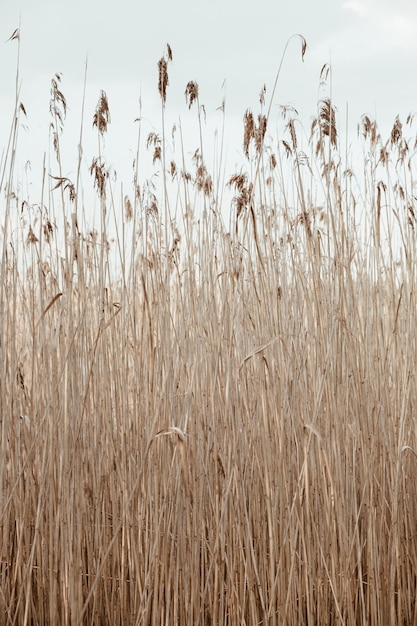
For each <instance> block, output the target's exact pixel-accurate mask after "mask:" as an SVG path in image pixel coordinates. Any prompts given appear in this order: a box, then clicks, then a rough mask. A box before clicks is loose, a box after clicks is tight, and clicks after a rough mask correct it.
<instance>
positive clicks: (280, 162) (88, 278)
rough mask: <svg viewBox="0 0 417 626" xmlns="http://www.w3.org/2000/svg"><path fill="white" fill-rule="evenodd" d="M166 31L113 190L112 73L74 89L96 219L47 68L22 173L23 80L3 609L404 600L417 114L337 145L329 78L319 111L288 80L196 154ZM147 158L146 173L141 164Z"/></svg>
mask: <svg viewBox="0 0 417 626" xmlns="http://www.w3.org/2000/svg"><path fill="white" fill-rule="evenodd" d="M15 38H18V34H17V35H16V37H15ZM15 43H16V44H17V45H19V44H20V40H18V41H16V42H15ZM299 43H301V56H303V55H304V53H305V45H306V44H305V40H304V39H303V38H302V37H300V38H299ZM174 52H175V51H174ZM172 56H173V55H172V51H171V49H170V47H169V46H167V48H166V50H165V52H164V54H163V56H162V57H161V59H160V60H159V62H158V67H156V66H155V89H158V90H159V95H160V100H161V113H160V120H161V127H160V129H159V130H158V131H152V132H148V130H146V132H145V130H144V126H143V124H142V123H141V121H140V120H139V122H138V123H137V124H136V126H135V128H136V131H137V132H138V143H137V145H138V148H137V155H136V158H135V163H134V169H133V174H132V178H133V182H132V183H131V184H130V186H128V185H127V184H126V182H125V184H124V188H123V189H124V191H123V193H120V185H119V184H118V183H117V184H116V183H114V181H113V180H112V177H111V176H110V175H109V171H108V169H107V160H106V157H108V155H106V153H105V137H106V135H107V133H110V132H111V123H110V122H111V102H109V101H108V99H107V96H106V93H105V92H104V91H103V92H102V93H101V94H98V104H97V108H96V110H95V111H85V112H84V121H83V124H84V125H85V126H89V127H91V125H93V127H94V129H95V132H96V134H97V154H96V155H95V157H94V159H93V160H92V162H91V164H90V163H89V164H88V167H87V169H89V171H88V172H84V175H83V176H84V177H83V185H84V186H87V185H89V186H90V188H91V190H92V191H93V192H94V194H95V198H96V201H97V206H98V207H99V214H100V216H99V219H98V221H97V223H98V224H99V227H98V228H96V229H89V228H88V227H87V226H86V224H87V222H88V219H87V217H86V215H87V213H88V207H85V206H84V205H83V200H82V189H81V172H82V170H83V168H84V169H85V163H84V160H83V158H82V157H81V151H80V156H79V160H78V163H77V162H76V163H71V164H67V163H64V162H63V155H62V150H61V141H62V137H63V136H64V135H65V116H66V109H67V102H66V98H65V81H64V80H61V77H60V76H59V75H56V76H54V77H53V78H52V83H51V103H50V114H51V118H50V119H51V129H50V137H51V142H50V164H51V165H50V166H49V165H48V167H45V174H44V177H43V180H42V181H41V183H42V185H41V188H42V190H41V195H40V197H39V199H38V200H37V203H36V205H35V204H31V205H29V203H28V202H27V201H26V199H25V197H24V195H22V193H23V192H22V187H21V186H19V184H18V182H19V181H18V173H17V168H16V159H17V158H18V155H19V132H20V128H21V125H22V124H23V122H24V119H25V113H26V111H25V105H24V103H22V102H21V101H20V98H19V92H18V89H17V90H16V108H15V114H14V118H13V120H12V123H11V130H10V142H9V144H8V146H4V149H5V150H4V153H3V154H4V156H3V159H2V163H1V171H0V177H1V200H0V202H1V216H2V217H1V219H2V222H1V232H0V242H1V249H0V253H1V266H0V368H1V374H0V410H1V415H0V419H1V422H0V424H1V434H0V446H1V453H0V624H2V625H3V624H4V625H10V626H11V625H19V626H21V625H26V624H27V625H37V626H42V625H45V624H51V625H58V624H65V625H66V624H68V625H69V624H71V625H84V624H86V625H87V624H90V625H96V624H97V625H109V626H116V625H120V626H122V625H123V626H125V625H130V624H132V625H142V624H143V625H149V626H160V625H162V624H163V625H166V626H171V625H174V624H175V625H181V626H183V625H203V626H209V625H216V626H217V625H227V626H234V625H236V626H237V625H247V626H255V625H260V624H278V625H281V624H282V625H288V626H294V625H296V624H308V625H309V626H311V625H317V626H319V625H320V626H325V625H329V626H330V625H336V624H337V625H342V624H343V625H346V626H354V625H355V626H356V625H358V624H363V625H365V624H367V625H374V624H375V625H377V624H378V625H381V626H382V625H391V626H393V625H394V624H398V625H407V626H408V625H412V624H417V601H416V598H417V480H416V476H417V430H416V411H417V277H416V261H415V259H416V228H417V216H416V208H415V207H416V185H415V179H414V176H415V172H416V165H415V161H414V155H415V149H416V136H415V133H413V125H412V124H413V119H412V116H409V118H408V119H407V120H403V121H402V120H400V119H399V118H397V119H396V120H394V121H393V124H392V130H391V131H390V132H389V133H388V135H387V136H386V137H384V136H382V134H381V132H380V130H379V128H378V125H377V122H376V121H374V120H372V119H370V118H369V117H368V116H366V115H364V116H363V117H362V118H361V119H360V120H358V125H357V133H356V134H355V133H353V134H352V135H351V136H350V139H349V141H347V140H346V138H345V140H344V144H345V145H343V142H342V139H341V137H342V134H343V129H341V128H339V125H338V119H339V118H338V112H337V109H336V105H335V104H334V103H333V102H332V99H331V97H330V96H325V97H323V99H321V100H320V101H319V102H318V107H317V112H316V114H315V115H314V118H312V124H311V128H307V129H306V128H304V127H302V125H301V123H300V121H299V120H298V116H297V112H296V111H295V109H293V108H291V107H281V109H278V106H277V104H276V102H275V100H276V95H275V87H276V84H277V83H276V84H275V86H274V88H273V89H272V90H265V89H262V91H261V93H260V98H259V110H258V111H253V112H252V111H250V110H247V111H246V113H245V109H244V107H243V109H242V115H243V116H244V117H243V126H242V140H241V142H242V143H241V146H240V148H241V150H242V164H241V168H238V169H236V170H235V171H228V170H227V168H226V165H225V161H224V157H223V156H222V150H223V148H222V143H221V141H220V142H219V146H218V151H217V155H216V157H215V158H213V159H212V158H211V157H210V158H207V159H206V156H205V155H206V153H208V152H209V149H208V144H209V143H210V141H211V138H210V137H206V136H205V110H204V107H203V104H204V103H202V102H200V96H199V85H198V84H197V83H196V82H195V81H190V82H189V83H188V84H187V85H184V91H185V98H184V110H185V111H186V112H187V114H192V112H194V114H195V124H196V128H197V129H198V132H196V133H194V134H193V136H192V137H187V136H185V135H183V134H182V132H181V128H179V127H177V135H176V144H175V150H174V149H173V147H172V132H171V131H172V129H171V128H170V127H168V123H167V115H168V113H167V111H168V110H169V90H168V91H167V87H168V85H169V70H170V66H171V63H174V62H175V58H174V59H173V58H172ZM300 62H301V60H300ZM17 71H18V70H17ZM329 71H330V68H329V67H328V66H324V67H323V70H322V75H321V79H322V80H323V81H325V80H326V79H327V78H328V73H329ZM277 80H279V73H278V75H277ZM17 82H18V81H16V83H17ZM226 106H227V102H226ZM207 114H208V113H207ZM313 114H314V112H313ZM138 117H139V115H138ZM277 120H278V121H277ZM132 122H133V121H132ZM277 129H278V130H277ZM277 133H278V134H277ZM80 141H81V139H80ZM349 142H350V143H351V144H352V145H353V144H354V148H351V147H350V143H349ZM2 148H3V147H2ZM353 150H355V151H356V153H355V154H356V156H355V157H354V158H353ZM190 155H191V156H190ZM144 162H146V163H147V167H149V168H150V169H151V170H152V168H153V171H155V172H158V173H159V175H158V176H157V177H155V178H152V177H150V178H147V179H142V174H141V172H142V164H143V163H144ZM69 169H71V170H72V171H74V172H76V174H75V176H74V179H71V180H70V179H69V178H68V177H67V173H66V172H67V171H68V170H69ZM128 182H129V181H128ZM110 222H111V223H112V224H113V226H112V228H111V229H110V226H109V224H110ZM110 231H111V232H110Z"/></svg>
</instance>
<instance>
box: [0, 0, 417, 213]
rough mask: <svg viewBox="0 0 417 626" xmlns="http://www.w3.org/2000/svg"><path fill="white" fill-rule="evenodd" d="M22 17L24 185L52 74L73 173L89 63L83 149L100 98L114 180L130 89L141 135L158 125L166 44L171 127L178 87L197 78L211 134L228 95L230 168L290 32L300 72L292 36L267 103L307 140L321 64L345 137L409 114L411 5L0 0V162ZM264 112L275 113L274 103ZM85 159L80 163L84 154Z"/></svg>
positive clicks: (39, 147)
mask: <svg viewBox="0 0 417 626" xmlns="http://www.w3.org/2000/svg"><path fill="white" fill-rule="evenodd" d="M19 21H20V22H21V60H20V79H21V101H22V102H23V104H24V106H25V108H26V111H27V114H28V117H27V120H25V121H24V123H25V124H26V126H27V130H26V131H25V132H23V133H21V151H20V158H21V163H20V167H22V168H23V163H25V162H26V160H27V159H29V160H30V161H31V163H32V172H33V174H32V175H33V177H34V178H36V176H38V174H36V167H37V166H38V167H40V165H41V161H42V155H43V152H44V151H45V150H47V145H48V126H49V121H50V118H49V97H50V95H49V89H50V80H51V78H52V76H53V75H54V74H55V73H56V72H62V75H63V82H62V91H63V93H64V94H65V96H66V98H67V102H68V107H69V110H68V117H67V125H66V128H67V131H66V138H65V142H67V143H66V144H65V142H64V145H67V147H68V155H71V156H68V161H67V163H66V164H65V163H64V169H65V170H66V172H65V173H66V174H67V175H68V176H71V175H72V174H73V171H74V170H75V167H76V156H77V151H76V145H77V141H78V132H79V125H80V117H81V99H82V83H83V78H84V64H85V59H86V57H87V55H88V77H87V98H86V110H85V115H86V122H85V126H86V142H87V146H88V141H89V139H88V133H90V132H91V120H92V116H93V113H94V108H95V106H96V103H97V100H98V97H99V93H100V89H104V90H105V91H106V92H107V94H108V97H109V104H110V111H111V116H112V125H111V127H110V130H109V135H108V138H107V139H106V142H107V147H108V155H111V159H113V158H114V161H115V162H114V163H112V165H113V166H114V167H115V168H116V169H117V170H119V171H120V170H123V171H125V168H126V167H128V164H130V162H131V160H132V158H133V154H134V149H135V145H136V130H137V125H135V124H134V122H133V120H134V119H135V118H136V117H137V116H138V99H139V95H140V94H141V95H142V103H143V117H144V118H145V119H146V120H147V124H148V126H147V128H145V129H144V130H145V131H146V132H148V130H150V129H151V128H152V126H155V127H156V128H157V129H158V130H160V100H159V96H158V91H157V62H158V59H159V58H160V57H161V56H162V54H163V52H164V50H165V45H166V43H167V42H168V43H169V44H170V45H171V48H172V50H173V55H174V62H173V64H172V65H171V66H170V68H169V73H170V86H169V87H168V97H167V110H168V111H169V115H170V116H171V118H172V120H174V121H175V120H176V119H177V118H178V117H179V116H181V117H182V119H184V120H186V119H187V115H189V114H188V113H187V109H186V105H185V101H184V95H183V94H184V90H185V85H186V84H187V82H188V81H189V80H196V81H197V82H198V83H199V86H200V100H201V103H202V104H204V105H205V107H206V111H207V116H208V119H209V120H210V124H212V125H213V126H215V125H216V124H218V125H219V126H220V124H221V116H220V114H219V113H218V112H216V108H217V107H218V106H219V105H220V104H221V102H222V99H223V97H224V95H226V112H227V118H226V124H227V130H228V136H227V137H228V138H227V141H228V145H227V148H228V155H229V159H230V162H231V167H233V165H234V164H235V163H236V164H238V163H239V161H240V159H241V156H242V146H241V134H242V118H243V114H244V112H245V110H246V109H247V108H248V107H252V108H253V110H254V112H258V108H259V107H258V94H259V91H260V89H261V87H262V85H263V84H264V83H265V84H266V86H267V88H268V89H269V90H270V88H271V87H272V85H273V82H274V78H275V73H276V70H277V67H278V65H279V62H280V58H281V55H282V52H283V49H284V46H285V43H286V41H287V39H288V38H289V37H290V36H291V35H292V34H293V33H300V34H302V35H303V36H304V37H305V38H306V40H307V44H308V50H307V52H306V55H305V60H304V63H302V62H301V54H300V44H299V42H298V41H297V40H294V41H292V43H291V45H290V46H289V49H288V53H287V57H286V60H285V62H284V66H283V71H282V75H281V79H280V82H279V85H278V91H277V95H276V99H275V104H276V105H278V104H287V103H291V104H293V105H294V106H295V108H296V109H297V110H298V111H299V112H300V114H301V116H302V119H303V121H304V123H305V126H306V132H308V130H309V123H310V121H311V118H312V117H313V116H314V115H315V114H316V104H317V100H318V98H319V97H320V95H323V92H320V91H319V73H320V69H321V67H322V66H323V64H325V63H328V62H331V64H332V68H333V71H332V92H333V101H334V104H335V105H336V107H337V109H338V112H339V114H340V116H341V120H340V123H341V124H342V125H343V126H344V124H345V111H346V104H347V103H348V104H349V117H350V122H351V124H352V128H354V125H355V124H356V122H357V121H358V119H359V116H360V115H361V114H362V113H367V114H368V115H370V116H371V117H376V119H377V121H378V123H379V125H380V126H381V127H384V128H386V129H390V128H391V126H392V122H393V121H394V118H395V116H396V115H397V114H400V116H401V117H403V118H404V119H405V117H406V115H407V114H408V113H409V112H411V111H413V110H414V109H417V81H416V80H415V76H416V65H417V2H415V0H395V2H394V1H393V0H391V1H388V0H350V1H349V0H346V1H343V0H315V1H311V0H298V1H297V0H296V1H294V2H289V1H288V0H285V1H282V0H258V2H257V3H252V2H248V1H247V0H239V2H237V1H236V0H226V1H225V0H211V2H210V3H208V2H201V1H199V0H176V1H175V2H172V0H171V1H170V2H166V1H165V0H159V1H158V2H156V1H155V0H147V1H146V2H143V1H141V0H139V1H136V2H133V1H131V0H118V1H117V2H116V1H114V0H113V1H112V2H109V1H108V0H101V1H100V2H99V1H98V0H71V1H69V0H37V1H36V2H34V1H33V0H2V20H1V25H0V66H1V68H2V72H1V74H2V79H1V89H0V140H1V148H0V156H1V151H2V150H3V146H4V143H5V138H6V137H7V134H8V132H9V127H10V123H11V120H12V112H13V101H14V85H15V74H16V51H17V45H16V43H17V42H16V41H9V42H7V43H6V41H7V39H8V38H9V36H10V35H11V34H12V32H13V31H14V29H15V28H17V27H18V25H19ZM224 81H226V82H225V85H226V86H225V87H224ZM326 93H328V92H326ZM273 115H275V116H276V117H277V116H278V115H279V113H278V108H275V109H273ZM194 116H195V114H194ZM71 142H72V143H71ZM188 143H189V145H190V150H193V149H195V148H196V147H197V146H198V137H195V141H193V138H192V137H191V138H189V140H188ZM92 150H93V148H92ZM23 153H24V154H23ZM86 159H87V160H90V161H91V158H90V156H89V155H88V154H86ZM228 173H229V172H228ZM230 173H231V172H230ZM127 182H129V181H127ZM32 201H35V199H34V198H32Z"/></svg>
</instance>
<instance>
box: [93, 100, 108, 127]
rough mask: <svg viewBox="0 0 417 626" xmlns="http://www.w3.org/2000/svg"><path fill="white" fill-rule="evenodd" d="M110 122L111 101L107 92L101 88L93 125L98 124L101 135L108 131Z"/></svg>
mask: <svg viewBox="0 0 417 626" xmlns="http://www.w3.org/2000/svg"><path fill="white" fill-rule="evenodd" d="M109 124H110V109H109V101H108V99H107V95H106V92H105V91H103V90H101V92H100V98H99V101H98V104H97V107H96V110H95V113H94V117H93V127H94V126H96V128H97V130H98V132H99V133H100V135H103V134H104V133H106V132H107V126H108V125H109Z"/></svg>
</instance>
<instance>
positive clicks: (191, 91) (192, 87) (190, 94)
mask: <svg viewBox="0 0 417 626" xmlns="http://www.w3.org/2000/svg"><path fill="white" fill-rule="evenodd" d="M185 100H186V102H187V104H188V108H189V109H191V107H192V105H193V102H194V100H198V84H197V83H196V82H195V81H193V80H190V81H189V82H188V83H187V86H186V88H185Z"/></svg>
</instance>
